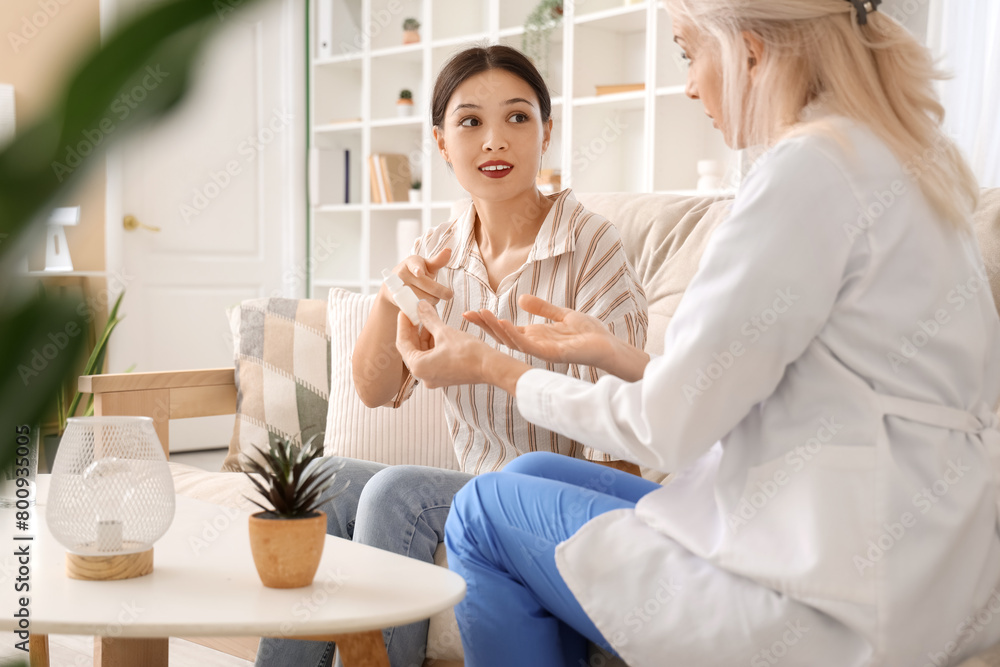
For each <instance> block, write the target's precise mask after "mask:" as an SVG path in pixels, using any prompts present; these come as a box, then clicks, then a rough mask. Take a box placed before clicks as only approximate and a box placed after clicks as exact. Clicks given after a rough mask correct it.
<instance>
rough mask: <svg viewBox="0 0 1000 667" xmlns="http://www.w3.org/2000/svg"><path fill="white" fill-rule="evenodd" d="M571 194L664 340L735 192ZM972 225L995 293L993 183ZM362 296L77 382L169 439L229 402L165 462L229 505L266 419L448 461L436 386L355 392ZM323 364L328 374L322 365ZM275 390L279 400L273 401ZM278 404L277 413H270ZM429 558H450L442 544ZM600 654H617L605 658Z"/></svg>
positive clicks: (452, 653) (197, 491)
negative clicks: (218, 432) (600, 221)
mask: <svg viewBox="0 0 1000 667" xmlns="http://www.w3.org/2000/svg"><path fill="white" fill-rule="evenodd" d="M577 197H578V199H579V201H580V202H581V203H582V204H584V206H586V207H587V208H589V209H590V210H592V211H595V212H597V213H600V214H601V215H603V216H605V217H606V218H608V219H609V220H611V221H612V222H613V223H614V224H615V225H616V226H617V228H618V230H619V232H620V233H621V237H622V242H623V244H624V247H625V250H626V253H627V255H628V257H629V259H630V260H631V261H632V263H633V265H634V266H635V268H636V270H637V271H638V273H639V276H640V278H641V279H642V284H643V287H644V289H645V290H646V295H647V298H648V302H649V332H648V337H647V339H648V344H647V351H648V352H651V353H659V352H661V351H662V344H663V338H664V332H665V330H666V328H667V325H668V323H669V322H670V318H671V317H672V315H673V313H674V312H675V310H676V308H677V305H678V303H679V302H680V300H681V297H682V296H683V294H684V290H685V288H686V287H687V284H688V283H689V281H690V280H691V277H692V276H693V275H694V273H695V271H696V270H697V267H698V262H699V260H700V258H701V255H702V252H703V251H704V248H705V246H706V243H707V241H708V239H709V237H710V235H711V233H712V231H713V230H714V229H715V227H716V226H717V225H718V224H719V223H720V222H721V221H722V220H723V219H724V218H725V216H726V214H727V212H728V209H729V207H730V204H731V200H730V199H729V198H726V197H705V196H677V195H666V194H634V193H605V194H587V193H577ZM975 228H976V233H977V236H978V239H979V243H980V246H981V248H982V251H983V255H984V258H985V260H986V267H987V271H988V274H989V279H990V286H991V288H992V290H993V294H994V299H996V298H997V297H998V296H1000V188H996V189H984V190H983V192H982V201H981V204H980V207H979V209H978V211H977V213H976V216H975ZM370 299H371V297H364V296H361V295H358V294H353V293H349V292H344V291H341V290H333V291H331V293H330V297H329V299H328V300H326V301H320V300H308V299H304V300H290V299H283V300H277V301H276V300H266V299H262V300H255V301H253V302H245V303H244V304H241V306H239V307H237V308H234V309H233V310H232V311H230V313H229V317H230V323H231V325H232V329H233V336H234V343H235V348H236V359H235V363H236V369H235V372H234V369H233V368H225V369H205V370H193V371H177V372H166V373H134V374H125V375H104V376H89V377H84V378H81V379H80V388H81V390H82V391H86V392H93V393H94V394H95V395H96V401H95V413H96V414H107V415H110V414H141V415H147V416H150V417H152V418H153V420H154V424H155V425H156V428H157V432H158V434H159V435H160V438H161V441H162V443H163V445H164V447H165V448H166V447H168V442H169V433H168V422H169V420H171V419H178V418H185V417H195V416H205V415H218V414H234V412H235V413H236V414H237V419H236V428H235V433H234V437H233V442H232V443H231V445H230V451H229V455H228V456H227V459H226V464H225V471H224V472H217V473H214V472H205V471H202V470H197V469H194V468H191V467H189V466H184V465H180V464H175V463H171V464H170V465H171V470H172V473H173V477H174V483H175V487H176V490H177V493H179V494H181V495H187V496H191V497H194V498H199V499H202V500H207V501H210V502H215V503H218V504H221V505H226V506H230V507H238V508H242V509H248V510H252V509H254V508H253V506H252V505H251V504H250V503H249V502H248V501H247V500H246V499H245V498H244V496H245V495H248V494H249V493H250V486H249V484H248V482H247V480H246V478H245V476H244V475H239V474H233V471H236V470H239V468H240V463H239V461H240V455H241V452H242V453H244V454H245V453H246V452H247V451H248V450H247V449H246V443H247V442H249V441H252V440H253V439H254V438H258V439H259V438H260V437H264V438H265V441H266V432H267V429H271V431H272V432H278V433H288V434H293V435H295V434H299V433H301V437H302V438H303V439H304V438H306V437H308V436H309V435H311V434H319V433H320V432H322V433H323V437H324V448H325V451H326V453H327V454H339V455H344V456H353V457H358V458H366V459H371V460H378V461H382V462H385V463H389V464H400V463H409V464H420V465H431V466H438V467H445V468H456V467H457V465H456V462H455V456H454V454H453V452H452V450H451V446H450V444H449V442H448V437H447V431H446V430H445V428H444V422H443V416H442V415H441V405H442V398H441V394H440V391H431V390H426V389H422V388H420V389H419V390H418V392H416V393H415V394H414V396H413V398H412V399H411V400H410V401H408V402H407V403H405V404H404V406H403V407H401V408H400V409H398V410H392V409H390V408H376V409H369V408H365V407H364V406H363V405H361V404H360V401H359V400H358V399H357V396H356V395H355V394H354V392H353V389H352V385H351V373H350V353H351V350H352V348H353V340H354V338H355V337H356V335H357V332H358V331H360V328H361V326H362V325H363V322H364V319H365V317H366V316H367V308H369V307H370V303H371V301H370ZM289 350H292V351H289ZM324 354H325V355H326V356H324ZM324 364H325V367H326V370H327V374H326V375H324V374H323V373H322V372H320V371H321V370H322V369H323V367H324ZM324 382H325V383H328V384H327V385H326V386H327V387H329V391H328V392H327V391H324V389H325V388H324V387H323V386H322V385H323V383H324ZM324 400H325V403H324ZM282 401H284V403H285V405H284V408H281V407H280V406H279V408H275V407H274V405H276V404H280V403H281V402H282ZM289 404H290V405H289ZM282 410H283V411H284V413H285V416H284V417H278V416H277V415H278V414H279V413H281V412H282ZM324 411H325V414H324ZM324 416H325V421H324ZM279 422H280V423H279ZM310 432H312V433H310ZM262 434H263V435H262ZM642 472H643V475H644V476H645V477H647V478H650V479H654V480H656V481H660V482H662V481H663V480H664V477H665V476H664V475H663V474H662V473H658V472H657V471H651V470H643V471H642ZM436 561H437V562H438V563H439V564H445V562H446V554H445V553H444V548H443V545H442V547H441V548H439V550H438V554H437V558H436ZM203 643H204V642H203ZM229 648H230V649H232V650H231V651H230V652H232V653H234V654H237V655H241V656H242V657H245V658H247V659H252V657H251V656H252V654H253V650H254V648H255V642H249V643H246V644H244V645H242V646H237V647H235V648H234V645H233V644H232V643H230V644H229ZM594 662H595V664H596V663H597V661H594ZM427 664H428V665H437V666H439V667H440V666H443V665H460V664H461V643H460V641H459V638H458V631H457V626H456V625H455V623H454V614H453V613H452V612H450V611H449V612H446V613H442V614H439V615H438V616H436V617H435V618H433V619H432V620H431V630H430V638H429V645H428V661H427ZM600 664H613V663H612V662H610V661H608V660H603V661H602V662H600ZM997 664H1000V647H996V648H995V649H994V650H992V651H990V652H988V653H986V654H983V655H980V656H976V657H972V658H969V659H968V660H966V661H965V662H963V663H962V667H987V666H988V665H997Z"/></svg>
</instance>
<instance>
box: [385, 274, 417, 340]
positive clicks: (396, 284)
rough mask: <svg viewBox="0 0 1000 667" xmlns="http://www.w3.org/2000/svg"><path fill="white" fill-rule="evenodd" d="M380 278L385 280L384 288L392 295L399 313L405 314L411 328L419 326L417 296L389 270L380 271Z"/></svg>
mask: <svg viewBox="0 0 1000 667" xmlns="http://www.w3.org/2000/svg"><path fill="white" fill-rule="evenodd" d="M382 277H383V278H385V286H386V287H388V288H389V293H390V294H392V300H393V301H395V302H396V305H397V306H399V309H400V310H401V311H403V312H404V313H406V316H407V317H408V318H410V322H412V323H413V326H415V327H416V326H420V315H419V314H418V313H417V302H418V301H420V299H418V298H417V295H416V294H414V293H413V290H411V289H410V287H409V285H407V284H406V283H404V282H403V279H402V278H400V277H399V276H397V275H396V274H395V273H393V272H391V271H389V269H382Z"/></svg>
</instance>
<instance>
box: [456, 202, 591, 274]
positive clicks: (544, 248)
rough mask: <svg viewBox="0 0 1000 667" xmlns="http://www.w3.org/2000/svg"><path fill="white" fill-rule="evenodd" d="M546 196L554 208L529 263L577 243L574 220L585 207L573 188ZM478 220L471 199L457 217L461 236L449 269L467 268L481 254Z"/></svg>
mask: <svg viewBox="0 0 1000 667" xmlns="http://www.w3.org/2000/svg"><path fill="white" fill-rule="evenodd" d="M545 197H546V198H547V199H548V200H549V201H551V202H552V208H550V209H549V212H548V214H547V215H546V216H545V220H543V221H542V226H541V227H540V228H539V230H538V234H537V235H536V236H535V243H534V245H533V246H532V248H531V252H530V253H528V259H527V262H528V263H530V262H538V261H541V260H543V259H548V258H550V257H556V256H558V255H562V254H563V253H567V252H572V251H573V250H574V248H575V247H576V237H575V236H574V234H573V226H574V225H573V222H574V219H575V218H577V217H578V216H579V215H580V213H582V212H583V207H582V206H581V205H580V203H579V202H578V201H577V200H576V197H574V196H573V190H572V189H570V188H566V189H565V190H563V191H562V192H557V193H554V194H551V195H545ZM475 220H476V205H475V204H474V203H471V202H470V203H469V206H468V208H467V209H466V210H465V213H463V214H462V216H461V217H460V218H459V219H458V224H457V225H456V232H457V234H458V235H459V238H460V239H461V240H460V241H459V243H458V246H457V248H456V251H455V252H453V253H452V255H451V259H450V260H448V263H447V264H446V265H445V266H446V267H448V268H450V269H457V268H460V267H466V268H468V267H469V266H470V262H469V259H470V256H471V255H472V253H473V252H474V253H475V254H476V255H477V256H479V247H478V246H477V244H476V230H475V224H474V223H475Z"/></svg>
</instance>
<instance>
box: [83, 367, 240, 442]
mask: <svg viewBox="0 0 1000 667" xmlns="http://www.w3.org/2000/svg"><path fill="white" fill-rule="evenodd" d="M79 389H80V391H81V392H82V393H85V394H94V414H95V415H96V416H112V415H129V416H133V415H134V416H142V417H151V418H152V419H153V426H154V427H155V428H156V435H157V436H158V437H159V438H160V443H161V444H162V445H163V451H164V453H165V454H167V457H168V458H169V456H170V454H169V451H170V428H169V423H170V420H171V419H184V418H187V417H211V416H213V415H231V414H234V413H235V412H236V379H235V371H234V369H232V368H206V369H200V370H192V371H164V372H159V373H116V374H110V375H83V376H81V377H80V381H79Z"/></svg>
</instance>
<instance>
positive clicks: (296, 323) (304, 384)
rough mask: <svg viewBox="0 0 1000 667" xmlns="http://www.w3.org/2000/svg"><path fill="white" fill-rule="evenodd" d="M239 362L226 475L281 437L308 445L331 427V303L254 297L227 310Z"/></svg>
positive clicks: (225, 466) (240, 467)
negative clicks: (243, 458)
mask: <svg viewBox="0 0 1000 667" xmlns="http://www.w3.org/2000/svg"><path fill="white" fill-rule="evenodd" d="M228 315H229V323H230V327H231V330H232V333H233V348H234V356H235V362H236V390H237V394H236V427H235V429H234V430H233V439H232V442H230V444H229V454H228V456H226V460H225V463H224V464H223V470H228V471H240V470H242V465H241V463H240V458H239V457H240V454H241V453H244V454H247V455H249V454H251V453H252V452H253V451H254V450H253V447H254V446H257V447H261V448H266V447H268V446H269V445H270V444H271V443H273V442H274V441H275V440H276V439H278V438H290V439H291V440H293V441H294V442H297V443H302V442H304V441H307V440H309V438H310V437H312V436H313V435H317V437H318V438H319V440H320V442H322V440H323V432H324V430H325V429H326V413H327V403H328V401H329V398H330V371H329V369H330V337H329V335H328V334H327V333H326V302H325V301H322V300H318V299H279V298H272V299H251V300H248V301H244V302H243V303H241V304H240V305H239V306H236V307H235V308H231V309H230V310H229V311H228Z"/></svg>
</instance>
